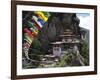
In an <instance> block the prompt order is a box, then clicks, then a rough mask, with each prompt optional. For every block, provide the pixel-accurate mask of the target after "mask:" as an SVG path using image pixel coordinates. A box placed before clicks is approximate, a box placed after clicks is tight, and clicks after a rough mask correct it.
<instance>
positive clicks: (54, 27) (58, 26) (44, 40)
mask: <svg viewBox="0 0 100 80" xmlns="http://www.w3.org/2000/svg"><path fill="white" fill-rule="evenodd" d="M79 22H80V20H79V19H78V18H77V16H76V14H75V13H52V14H51V16H50V18H49V20H48V22H47V23H46V24H45V25H44V27H43V28H42V30H41V31H40V32H39V34H38V36H37V38H36V40H38V41H39V42H40V44H39V47H40V48H41V49H42V50H44V51H47V50H48V49H49V48H50V46H48V45H49V44H50V43H51V42H54V41H59V40H60V38H59V35H60V34H62V33H63V32H64V31H65V30H66V29H70V30H71V31H72V32H73V33H74V34H75V35H79V34H80V28H79ZM33 45H34V42H33V43H32V45H31V47H33Z"/></svg>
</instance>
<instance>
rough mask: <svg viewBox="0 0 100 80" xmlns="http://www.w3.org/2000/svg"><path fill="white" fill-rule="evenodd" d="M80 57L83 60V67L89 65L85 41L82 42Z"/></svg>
mask: <svg viewBox="0 0 100 80" xmlns="http://www.w3.org/2000/svg"><path fill="white" fill-rule="evenodd" d="M81 55H82V56H83V58H84V59H85V62H84V63H85V65H89V43H88V42H87V41H86V40H84V41H83V42H82V48H81Z"/></svg>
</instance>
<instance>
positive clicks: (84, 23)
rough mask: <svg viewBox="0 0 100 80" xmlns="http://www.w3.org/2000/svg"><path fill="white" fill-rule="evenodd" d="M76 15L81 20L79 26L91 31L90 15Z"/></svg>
mask: <svg viewBox="0 0 100 80" xmlns="http://www.w3.org/2000/svg"><path fill="white" fill-rule="evenodd" d="M76 15H77V17H78V18H79V19H80V24H79V26H80V27H82V28H85V29H89V27H90V26H89V24H90V14H89V13H77V14H76Z"/></svg>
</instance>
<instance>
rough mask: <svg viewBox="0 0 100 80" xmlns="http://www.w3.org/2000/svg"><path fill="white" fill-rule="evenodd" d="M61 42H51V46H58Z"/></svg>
mask: <svg viewBox="0 0 100 80" xmlns="http://www.w3.org/2000/svg"><path fill="white" fill-rule="evenodd" d="M62 43H63V42H62V41H57V42H53V43H51V44H53V45H60V44H62Z"/></svg>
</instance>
